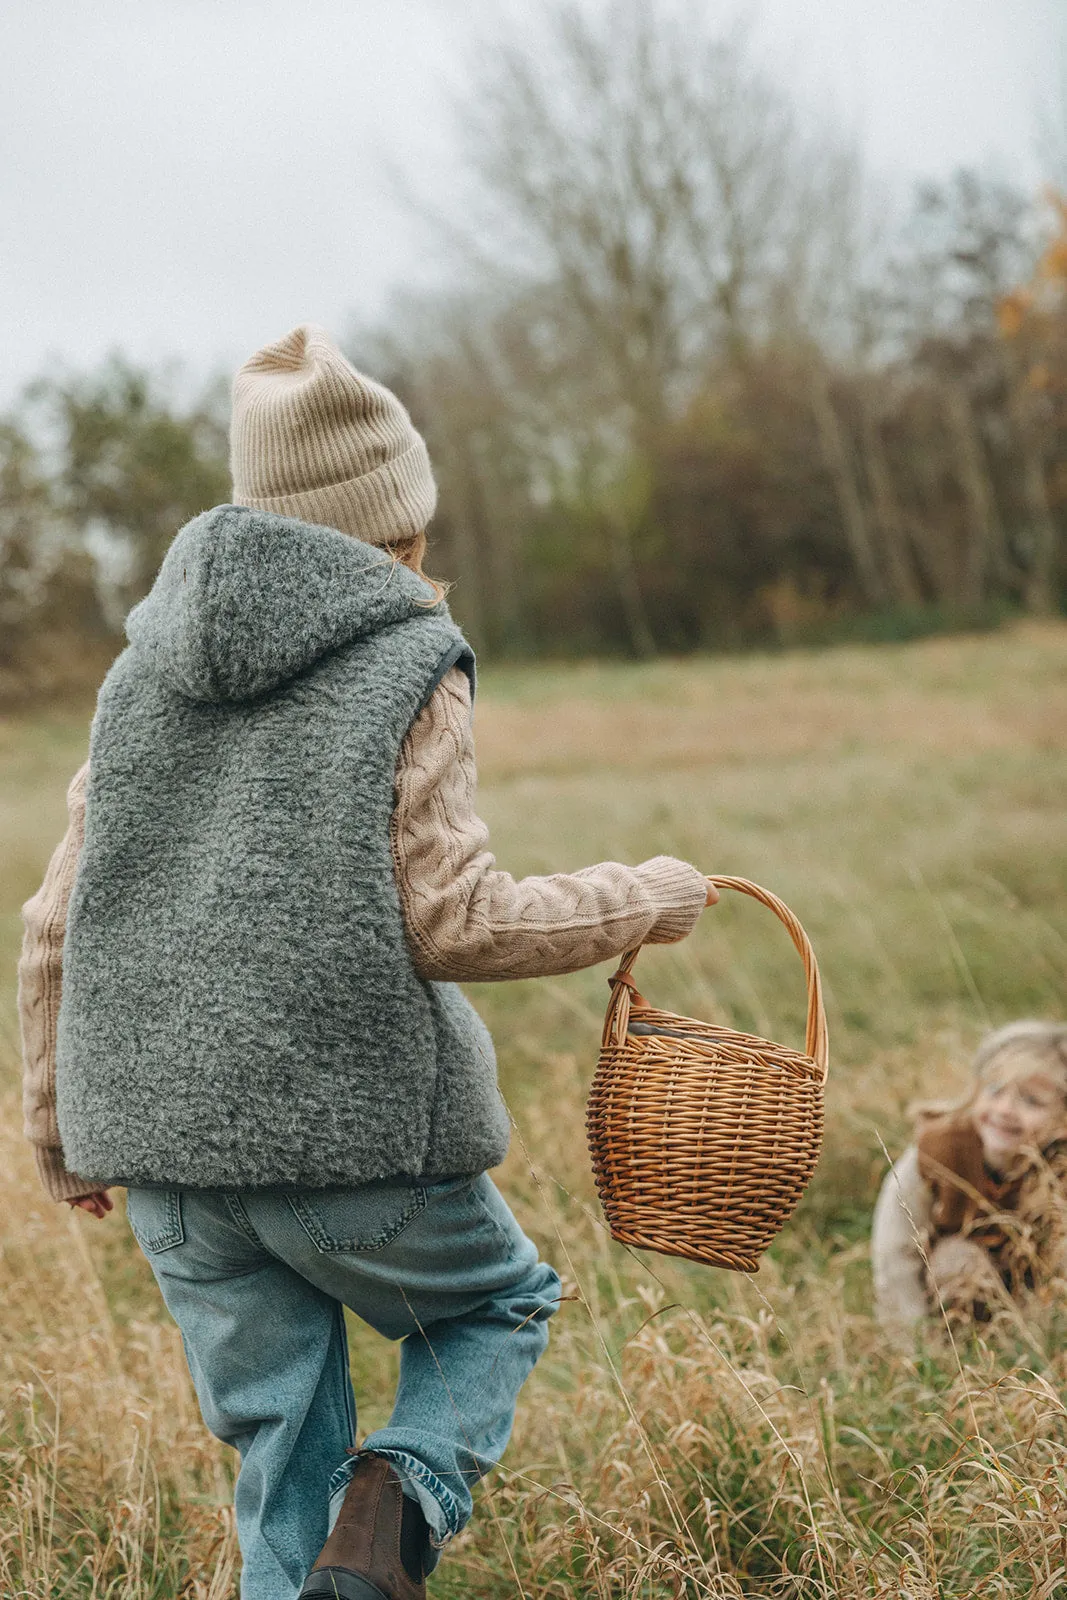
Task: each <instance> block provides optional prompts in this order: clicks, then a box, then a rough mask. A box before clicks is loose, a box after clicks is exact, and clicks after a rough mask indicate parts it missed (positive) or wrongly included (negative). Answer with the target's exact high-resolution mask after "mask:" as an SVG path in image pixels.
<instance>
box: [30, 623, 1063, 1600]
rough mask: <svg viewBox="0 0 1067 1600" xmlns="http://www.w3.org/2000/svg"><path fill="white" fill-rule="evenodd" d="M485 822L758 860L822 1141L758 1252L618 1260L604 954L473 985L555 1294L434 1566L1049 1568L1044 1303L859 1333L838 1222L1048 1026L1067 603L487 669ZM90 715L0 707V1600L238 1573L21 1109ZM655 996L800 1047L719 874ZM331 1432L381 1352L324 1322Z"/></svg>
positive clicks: (862, 1288)
mask: <svg viewBox="0 0 1067 1600" xmlns="http://www.w3.org/2000/svg"><path fill="white" fill-rule="evenodd" d="M476 726H477V731H478V739H479V751H480V759H481V768H482V809H483V812H484V814H485V816H486V817H487V820H488V821H489V823H490V824H491V826H492V829H493V833H494V840H495V845H496V849H497V853H498V856H499V859H500V861H501V863H502V864H503V865H506V866H507V867H509V868H510V869H511V870H513V871H515V872H531V871H533V872H540V871H545V870H558V869H564V868H569V867H577V866H580V865H583V864H585V863H587V862H589V861H591V860H594V859H599V858H601V857H603V856H617V857H619V858H621V859H624V860H639V859H641V858H643V857H645V856H648V855H651V854H654V853H655V852H657V851H660V850H667V851H671V852H673V853H676V854H680V855H684V856H686V857H688V858H689V859H691V860H693V861H695V862H697V863H698V864H700V865H701V866H702V867H704V868H705V869H706V870H708V871H722V872H734V873H740V874H744V875H747V876H750V877H754V878H756V879H758V880H760V881H762V882H763V883H765V884H767V885H768V886H769V887H771V888H773V889H775V890H776V891H777V892H778V893H779V894H781V895H782V896H783V898H784V899H786V900H787V901H788V902H789V903H790V904H791V905H792V906H793V908H794V909H795V910H796V911H797V912H798V913H799V915H800V916H801V918H802V919H803V921H804V922H805V924H806V926H807V928H808V930H809V932H810V934H811V936H812V938H813V940H814V941H815V944H816V948H817V950H818V952H819V955H820V959H821V962H822V966H823V970H824V975H825V979H826V986H827V994H828V1005H829V1012H830V1022H831V1030H832V1047H833V1075H832V1080H831V1093H830V1102H829V1112H828V1128H827V1141H826V1148H825V1154H824V1158H823V1161H822V1163H821V1166H820V1168H819V1171H818V1172H817V1174H816V1177H815V1180H814V1182H813V1184H812V1186H811V1189H810V1190H809V1193H808V1195H807V1197H806V1199H805V1201H804V1203H803V1205H802V1208H801V1210H800V1212H799V1213H798V1215H797V1217H796V1219H795V1220H794V1222H793V1223H792V1224H791V1225H790V1227H789V1228H788V1229H787V1231H786V1233H785V1234H783V1236H782V1237H781V1239H780V1240H779V1241H778V1243H777V1245H776V1246H775V1247H774V1249H773V1251H772V1253H771V1256H770V1258H769V1259H768V1260H767V1261H766V1263H765V1265H764V1266H763V1268H762V1270H761V1272H760V1273H759V1275H758V1276H757V1277H756V1278H754V1279H752V1280H747V1279H741V1278H738V1277H734V1276H732V1275H730V1274H725V1273H720V1272H714V1271H710V1270H707V1269H702V1268H699V1267H694V1266H689V1265H685V1264H680V1263H674V1262H670V1261H668V1260H665V1259H664V1258H661V1257H656V1256H638V1255H637V1254H631V1253H629V1252H627V1251H625V1250H623V1249H621V1248H620V1247H618V1246H616V1245H613V1244H612V1243H611V1242H610V1240H609V1239H608V1238H607V1236H606V1233H605V1231H604V1228H603V1225H602V1223H601V1220H600V1217H599V1214H598V1211H597V1207H596V1202H595V1197H594V1192H593V1187H592V1181H591V1177H590V1173H589V1170H588V1162H587V1157H586V1152H585V1144H584V1132H583V1125H582V1121H583V1110H584V1092H585V1088H586V1086H587V1084H588V1081H589V1076H590V1073H591V1070H592V1067H593V1064H594V1062H595V1057H596V1047H597V1040H598V1031H599V1026H600V1020H601V1016H602V1010H603V1004H604V1002H605V1000H606V998H607V987H606V985H605V983H604V978H605V976H606V971H607V969H597V970H596V971H594V972H590V973H582V974H577V975H575V976H574V977H571V978H566V979H556V980H550V981H543V982H539V983H524V984H517V985H511V986H502V987H493V986H483V987H481V988H478V989H475V990H474V991H473V997H474V999H475V1002H476V1003H477V1004H478V1006H479V1007H480V1008H481V1010H482V1011H483V1014H484V1015H485V1016H486V1017H487V1019H488V1020H489V1021H490V1023H491V1025H492V1026H493V1028H494V1031H495V1033H496V1037H497V1040H498V1044H499V1051H500V1057H501V1063H502V1073H503V1081H504V1086H505V1090H506V1094H507V1097H508V1101H509V1104H510V1107H511V1110H512V1113H513V1116H514V1120H515V1126H516V1136H515V1139H514V1143H513V1149H512V1153H511V1155H510V1157H509V1159H508V1162H507V1164H506V1166H505V1167H504V1168H503V1170H502V1172H501V1173H500V1174H499V1175H498V1177H499V1180H500V1182H501V1184H502V1186H503V1188H504V1190H505V1192H506V1193H507V1195H508V1197H509V1199H510V1200H511V1201H512V1203H513V1204H514V1206H515V1208H516V1209H517V1211H518V1213H519V1215H520V1217H521V1219H522V1221H523V1223H524V1225H525V1226H526V1228H527V1230H528V1231H529V1232H531V1233H532V1234H533V1235H534V1236H535V1237H536V1238H537V1240H538V1241H539V1243H540V1244H541V1245H542V1247H543V1249H544V1251H545V1252H546V1253H547V1254H548V1256H549V1257H550V1258H551V1259H552V1260H553V1262H554V1263H555V1264H556V1265H557V1266H558V1268H559V1269H560V1271H561V1273H562V1274H563V1276H564V1278H565V1280H566V1281H567V1283H568V1285H569V1290H570V1294H571V1295H572V1298H571V1299H569V1300H568V1302H567V1303H566V1304H565V1305H564V1307H563V1308H562V1310H561V1312H560V1315H559V1316H558V1317H557V1319H556V1321H555V1324H554V1330H555V1337H554V1340H553V1342H552V1345H551V1348H550V1351H549V1354H548V1356H547V1357H546V1359H545V1361H544V1362H543V1363H542V1365H541V1367H540V1368H539V1369H538V1371H537V1373H536V1374H535V1376H534V1378H533V1379H532V1380H531V1383H530V1385H529V1387H528V1389H527V1391H526V1393H525V1396H524V1400H523V1403H522V1406H521V1410H520V1416H519V1422H518V1425H517V1428H516V1432H515V1437H514V1440H513V1443H512V1446H511V1449H510V1451H509V1453H508V1456H507V1457H506V1462H505V1467H504V1469H503V1470H501V1471H500V1472H499V1473H497V1474H496V1475H495V1476H494V1478H493V1479H492V1480H491V1481H490V1482H489V1483H488V1484H487V1485H486V1487H485V1489H484V1491H483V1493H482V1496H481V1500H480V1505H479V1510H478V1515H477V1517H476V1519H475V1522H474V1523H473V1524H472V1526H471V1528H470V1529H469V1530H468V1532H467V1533H466V1534H465V1535H464V1537H463V1538H462V1540H460V1541H459V1542H458V1543H457V1545H456V1547H455V1548H454V1551H453V1552H452V1554H451V1555H450V1557H449V1559H447V1560H446V1561H445V1562H444V1563H443V1564H442V1567H441V1569H440V1572H439V1576H438V1577H437V1578H436V1579H435V1580H434V1583H433V1585H432V1592H433V1594H434V1595H435V1596H436V1597H437V1600H460V1597H461V1596H462V1597H478V1600H502V1597H504V1596H516V1597H520V1596H521V1597H527V1600H534V1597H538V1600H541V1597H546V1600H548V1597H551V1600H563V1597H569V1596H579V1595H580V1596H583V1597H585V1596H589V1597H596V1600H609V1597H612V1600H614V1597H620V1600H621V1597H624V1596H625V1597H627V1600H668V1597H682V1596H685V1597H686V1600H689V1597H693V1600H696V1597H709V1600H710V1597H715V1600H719V1597H722V1600H726V1597H732V1596H768V1597H770V1596H775V1597H783V1600H784V1597H794V1596H795V1597H798V1600H799V1597H804V1600H808V1597H810V1600H829V1597H831V1596H833V1597H836V1600H859V1597H861V1596H864V1597H867V1596H878V1597H893V1600H897V1597H908V1600H935V1597H936V1600H970V1597H972V1596H980V1597H983V1600H985V1597H989V1600H1023V1597H1027V1600H1028V1597H1031V1596H1032V1597H1034V1600H1052V1597H1057V1596H1067V1535H1065V1533H1064V1527H1065V1516H1064V1512H1065V1506H1067V1405H1065V1400H1067V1349H1065V1345H1064V1333H1065V1330H1067V1318H1064V1317H1063V1316H1062V1315H1061V1313H1060V1312H1059V1311H1058V1309H1057V1308H1056V1306H1054V1305H1053V1306H1042V1307H1038V1308H1035V1310H1034V1314H1033V1316H1032V1317H1030V1318H1029V1319H1028V1320H1027V1321H1026V1322H1025V1323H1024V1322H1021V1321H1020V1322H1018V1323H1017V1324H1016V1323H1008V1324H1006V1325H998V1326H995V1327H993V1328H991V1329H987V1330H986V1334H985V1336H984V1337H983V1338H982V1339H977V1338H976V1339H972V1340H966V1341H963V1342H959V1343H957V1344H956V1345H953V1344H952V1343H951V1342H950V1341H949V1340H948V1338H947V1337H946V1336H945V1335H944V1334H943V1333H941V1332H939V1331H938V1330H934V1331H932V1332H931V1334H930V1336H929V1337H928V1338H927V1339H926V1340H925V1341H924V1342H923V1343H922V1344H921V1345H920V1346H919V1347H918V1348H916V1349H915V1350H914V1351H909V1352H908V1353H906V1354H901V1353H897V1352H894V1351H893V1350H891V1349H890V1348H888V1347H887V1346H886V1344H885V1343H884V1341H883V1339H882V1338H881V1337H880V1335H879V1333H878V1330H877V1328H876V1326H875V1325H874V1323H873V1322H872V1319H871V1315H870V1283H869V1272H868V1267H867V1231H868V1224H869V1217H870V1210H871V1205H872V1202H873V1198H874V1194H875V1192H876V1189H877V1185H878V1182H879V1180H880V1177H881V1174H882V1172H883V1171H884V1170H885V1166H886V1152H887V1151H888V1152H896V1151H897V1150H899V1148H900V1147H901V1146H902V1144H903V1143H904V1142H905V1139H906V1134H907V1119H906V1115H905V1106H906V1105H907V1103H908V1101H909V1099H911V1098H912V1097H913V1096H914V1095H915V1094H916V1093H922V1094H924V1095H928V1094H934V1093H941V1092H945V1091H949V1090H952V1089H953V1088H955V1087H956V1086H958V1085H959V1084H960V1083H961V1081H962V1079H963V1076H964V1073H965V1070H966V1062H967V1058H968V1055H969V1052H970V1050H971V1049H972V1048H973V1045H974V1043H975V1041H976V1040H977V1038H978V1037H979V1035H980V1034H981V1032H982V1030H983V1029H984V1028H985V1027H986V1026H987V1025H988V1024H990V1023H999V1022H1002V1021H1004V1020H1006V1019H1008V1018H1010V1017H1013V1016H1018V1015H1023V1014H1034V1015H1045V1016H1058V1015H1063V1014H1065V1013H1067V976H1065V966H1067V831H1065V828H1064V816H1063V796H1064V794H1065V792H1067V629H1065V628H1062V627H1053V626H1049V627H1047V628H1041V627H1027V628H1020V629H1016V630H1011V631H1006V632H1004V633H1000V634H995V635H991V636H987V637H974V638H970V637H968V638H953V639H942V640H936V641H930V642H924V643H919V644H912V645H906V646H884V647H880V648H875V649H858V648H857V649H840V650H837V651H834V652H827V653H822V654H796V655H788V656H782V657H751V658H745V659H734V660H716V661H702V662H686V663H679V662H664V663H660V664H656V665H653V666H649V667H640V668H639V667H623V666H590V667H583V668H570V667H567V668H564V667H559V668H549V669H529V670H518V669H516V670H514V671H512V670H508V671H497V672H495V673H493V672H487V673H486V675H485V680H484V684H483V687H482V692H481V695H480V699H479V707H478V712H477V719H476ZM85 739H86V718H85V717H84V716H75V715H70V716H66V717H61V716H58V715H56V716H49V717H43V718H39V719H37V720H35V721H32V722H31V721H12V722H8V723H0V839H2V841H3V857H2V859H3V871H2V875H0V955H2V958H3V962H4V971H5V972H6V973H7V974H8V979H7V980H5V992H4V998H3V1006H2V1010H0V1024H2V1027H3V1042H2V1044H0V1050H2V1052H3V1072H2V1074H0V1084H2V1085H3V1116H2V1118H0V1140H2V1154H0V1186H2V1196H0V1595H2V1596H3V1597H4V1600H15V1597H16V1596H17V1597H27V1600H44V1597H46V1596H48V1597H52V1600H59V1597H63V1600H67V1597H69V1600H89V1597H90V1596H92V1597H94V1600H96V1597H99V1600H103V1597H105V1596H106V1597H109V1600H175V1597H177V1596H182V1597H186V1600H194V1597H196V1600H209V1597H210V1600H232V1597H233V1596H235V1595H236V1584H235V1567H236V1556H235V1548H234V1540H233V1532H232V1525H231V1520H230V1515H229V1511H228V1494H229V1483H230V1473H231V1462H230V1460H229V1458H228V1455H227V1453H226V1452H225V1451H223V1450H222V1448H221V1447H219V1446H217V1445H215V1443H214V1442H213V1441H212V1440H211V1439H210V1437H209V1436H208V1435H207V1434H206V1433H205V1431H204V1430H203V1428H202V1426H201V1424H200V1422H199V1418H198V1414H197V1410H196V1404H195V1400H194V1398H193V1396H192V1393H191V1390H190V1386H189V1382H188V1378H187V1376H186V1373H185V1369H184V1364H183V1360H182V1354H181V1348H180V1343H179V1340H178V1336H177V1333H176V1330H175V1329H174V1328H173V1326H172V1325H171V1324H170V1323H169V1321H168V1320H167V1318H166V1315H165V1313H164V1312H163V1310H162V1307H161V1305H160V1303H159V1301H158V1299H157V1296H156V1293H155V1290H154V1286H153V1283H152V1279H151V1275H150V1273H149V1270H148V1268H147V1266H146V1264H145V1263H144V1262H143V1261H142V1260H141V1259H140V1257H139V1255H138V1254H137V1252H136V1250H135V1249H134V1247H133V1245H132V1241H131V1239H130V1237H129V1236H128V1234H127V1232H126V1229H125V1226H124V1223H123V1220H122V1218H121V1215H116V1216H115V1217H113V1218H111V1219H110V1220H109V1221H108V1222H107V1223H104V1224H101V1223H97V1222H95V1221H93V1220H92V1219H90V1218H88V1217H86V1216H83V1215H73V1214H71V1213H70V1212H69V1211H68V1210H67V1209H66V1208H58V1207H55V1206H53V1205H52V1204H51V1203H50V1202H48V1201H47V1200H46V1199H45V1198H44V1197H43V1196H42V1194H41V1193H40V1192H39V1190H38V1188H37V1185H36V1179H35V1175H34V1170H33V1163H32V1160H31V1157H30V1153H29V1151H28V1148H27V1147H25V1146H24V1145H23V1143H22V1140H21V1137H20V1132H19V1114H18V1106H17V1061H16V1055H17V1052H16V1047H15V1042H14V1007H13V969H14V959H15V954H16V948H17V942H18V936H19V927H18V906H19V903H20V902H21V901H22V899H24V898H25V897H26V896H27V895H29V894H30V893H31V892H32V891H33V889H34V888H35V887H36V885H37V882H38V881H39V878H40V874H41V872H42V869H43V867H44V864H45V861H46V860H47V857H48V854H49V851H50V849H51V847H52V844H53V843H54V840H55V839H56V838H57V837H58V835H59V832H60V831H61V829H62V817H63V792H64V788H65V784H66V780H67V778H68V776H69V774H70V773H71V772H72V771H73V770H74V768H75V766H76V765H77V764H78V762H79V761H80V760H81V759H82V758H83V754H84V748H85ZM639 970H640V977H641V983H642V987H643V988H644V989H645V991H646V993H649V995H650V997H652V998H654V999H656V1000H659V1001H661V1002H662V1003H664V1004H666V1005H670V1006H674V1007H676V1008H678V1009H684V1010H686V1011H689V1012H693V1013H696V1014H699V1015H705V1016H708V1017H712V1018H716V1017H717V1018H723V1019H726V1018H729V1019H732V1020H733V1021H734V1022H735V1023H736V1024H737V1025H738V1026H741V1027H744V1028H751V1029H755V1030H756V1031H759V1032H763V1033H768V1034H769V1035H770V1036H772V1037H776V1038H780V1039H782V1040H783V1041H786V1042H793V1041H795V1040H798V1039H799V1038H800V1037H801V1029H802V1021H803V981H802V974H801V970H800V966H799V963H798V961H797V959H796V957H795V954H794V953H793V951H792V947H791V946H790V944H789V941H788V939H787V937H786V935H785V934H784V932H783V931H782V930H781V929H780V928H779V926H778V925H777V923H775V922H774V920H773V919H772V918H771V917H770V916H769V914H768V913H767V912H765V911H762V910H761V909H760V908H759V907H757V906H755V905H753V904H752V903H751V902H748V901H738V902H737V903H731V904H726V903H724V904H722V905H720V906H719V907H717V908H715V909H714V910H713V911H710V912H709V913H708V914H707V915H706V916H705V917H704V918H703V919H702V922H701V925H700V926H699V928H698V929H697V931H696V933H695V934H694V936H693V937H692V938H691V939H690V940H689V941H687V943H686V944H685V945H683V946H681V947H677V948H675V949H672V950H658V951H653V952H649V953H646V955H645V956H644V957H643V958H642V961H641V966H640V969H639ZM352 1361H353V1376H354V1379H355V1384H356V1391H357V1397H358V1399H359V1402H360V1425H361V1428H363V1429H369V1428H372V1427H374V1426H376V1425H378V1423H379V1422H380V1421H381V1420H382V1419H383V1417H384V1415H385V1413H386V1409H387V1407H388V1404H389V1398H390V1389H391V1384H392V1381H393V1378H394V1373H395V1352H394V1351H393V1350H392V1349H391V1348H390V1347H386V1346H384V1345H381V1344H379V1343H378V1342H377V1341H376V1340H374V1339H373V1338H372V1337H370V1336H368V1335H367V1334H366V1333H365V1332H363V1331H361V1330H360V1329H359V1328H358V1327H356V1326H353V1328H352Z"/></svg>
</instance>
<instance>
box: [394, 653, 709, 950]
mask: <svg viewBox="0 0 1067 1600" xmlns="http://www.w3.org/2000/svg"><path fill="white" fill-rule="evenodd" d="M475 783H476V773H475V761H474V739H473V734H472V731H471V702H470V688H469V685H468V682H467V678H466V675H465V674H464V673H463V672H462V671H460V670H459V669H458V668H453V669H452V670H451V671H450V672H448V673H447V674H446V676H445V677H444V679H443V680H442V682H441V683H440V685H439V686H438V688H437V689H436V690H435V691H434V694H433V695H432V696H431V698H430V701H429V703H428V704H427V706H426V707H425V709H424V710H423V711H422V712H421V713H420V715H419V716H418V717H417V718H416V720H415V723H414V724H413V726H412V729H411V731H410V733H409V734H408V736H407V739H406V740H405V742H404V745H403V748H402V750H401V753H400V758H399V761H398V763H397V773H396V804H395V807H394V810H393V820H392V845H393V858H394V863H395V867H396V876H397V887H398V890H399V894H400V901H401V907H402V910H403V915H404V924H405V928H406V931H407V936H408V941H409V944H410V946H411V949H412V952H413V955H414V958H415V968H416V971H417V972H418V974H419V976H420V977H422V978H431V979H438V980H451V981H454V982H478V981H482V980H492V979H505V978H534V977H547V976H549V975H552V974H557V973H563V972H574V971H577V970H578V968H580V967H589V966H593V965H594V964H595V963H596V962H598V961H605V960H608V959H612V958H614V957H616V956H618V955H619V954H620V952H621V951H623V950H627V949H629V948H630V947H631V946H633V945H638V944H643V943H651V944H666V943H670V942H671V941H673V940H676V939H682V938H684V937H685V935H686V934H688V933H689V932H690V931H691V930H692V928H693V927H694V925H695V923H696V921H697V918H698V917H699V916H700V913H701V911H702V910H703V908H704V904H705V900H706V896H707V879H706V878H705V877H704V875H703V874H702V873H700V872H699V871H698V870H697V868H696V867H692V866H690V865H688V863H686V862H684V861H676V860H674V859H673V857H671V856H656V857H655V858H654V859H653V860H651V861H646V862H644V863H643V864H642V865H641V866H638V867H625V866H622V865H620V864H619V863H618V862H614V861H605V862H601V863H600V865H599V866H595V867H586V868H585V869H584V870H582V871H580V872H573V873H556V874H554V875H553V876H551V877H543V878H542V877H530V878H522V879H521V880H519V881H516V880H515V879H514V878H513V877H511V876H510V874H508V873H507V872H501V871H500V870H499V869H498V868H497V866H496V861H495V858H494V857H493V855H492V854H491V853H490V851H489V849H488V842H489V830H488V829H487V827H486V826H485V824H484V823H483V822H482V821H481V820H480V819H479V817H478V815H477V813H476V811H475V809H474V792H475Z"/></svg>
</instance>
